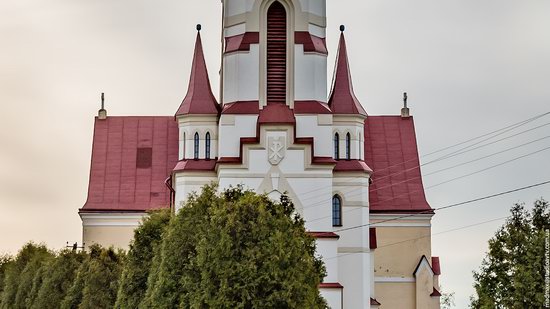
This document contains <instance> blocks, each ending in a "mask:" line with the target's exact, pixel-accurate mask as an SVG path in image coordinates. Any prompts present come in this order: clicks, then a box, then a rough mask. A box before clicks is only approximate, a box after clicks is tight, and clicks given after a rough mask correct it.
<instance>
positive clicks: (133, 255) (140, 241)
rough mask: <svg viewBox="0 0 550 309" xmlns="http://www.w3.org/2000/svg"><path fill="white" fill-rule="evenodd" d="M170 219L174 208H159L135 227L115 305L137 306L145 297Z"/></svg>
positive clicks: (119, 306)
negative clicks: (152, 267) (154, 260)
mask: <svg viewBox="0 0 550 309" xmlns="http://www.w3.org/2000/svg"><path fill="white" fill-rule="evenodd" d="M169 222H170V210H168V209H164V210H159V211H155V212H152V213H151V214H150V215H149V216H147V217H145V219H144V220H143V222H142V224H141V225H140V226H139V227H138V228H137V229H136V230H135V231H134V240H133V241H132V243H131V244H130V251H129V252H128V256H127V260H126V264H125V266H124V270H123V272H122V278H121V280H120V287H119V290H118V295H117V301H116V305H115V308H137V307H138V306H139V304H140V303H141V301H142V300H143V298H144V297H145V292H146V291H147V278H148V277H149V270H150V269H151V265H152V263H153V257H154V254H155V252H156V251H157V247H158V246H159V245H160V243H161V241H162V235H163V233H164V231H165V230H166V227H167V226H168V223H169Z"/></svg>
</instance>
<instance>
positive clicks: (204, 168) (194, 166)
mask: <svg viewBox="0 0 550 309" xmlns="http://www.w3.org/2000/svg"><path fill="white" fill-rule="evenodd" d="M217 162H218V161H217V160H216V159H213V160H204V159H203V160H193V159H189V160H182V161H179V162H178V164H177V165H176V167H175V168H174V172H183V171H189V172H190V171H200V172H208V171H212V172H213V171H215V170H216V163H217Z"/></svg>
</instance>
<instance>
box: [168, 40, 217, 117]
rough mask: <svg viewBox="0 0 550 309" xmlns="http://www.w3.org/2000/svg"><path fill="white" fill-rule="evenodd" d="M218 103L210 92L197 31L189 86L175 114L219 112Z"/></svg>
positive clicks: (215, 113)
mask: <svg viewBox="0 0 550 309" xmlns="http://www.w3.org/2000/svg"><path fill="white" fill-rule="evenodd" d="M220 110H221V107H220V105H219V104H218V102H217V101H216V98H215V97H214V95H213V94H212V88H211V87H210V80H209V79H208V70H207V69H206V61H205V60H204V53H203V50H202V41H201V35H200V32H199V33H197V41H196V43H195V54H194V56H193V65H192V67H191V77H190V78H189V88H188V90H187V95H186V96H185V99H183V102H181V105H180V107H179V109H178V111H177V112H176V116H181V115H188V114H200V115H210V114H214V115H217V114H219V112H220Z"/></svg>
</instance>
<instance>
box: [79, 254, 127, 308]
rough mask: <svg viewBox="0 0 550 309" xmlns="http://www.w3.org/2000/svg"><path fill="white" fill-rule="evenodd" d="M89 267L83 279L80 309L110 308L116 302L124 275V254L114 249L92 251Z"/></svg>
mask: <svg viewBox="0 0 550 309" xmlns="http://www.w3.org/2000/svg"><path fill="white" fill-rule="evenodd" d="M91 252H92V253H91V254H90V258H89V259H88V260H87V261H86V262H87V263H88V267H87V269H86V272H85V274H84V276H82V277H83V280H82V281H83V282H82V283H83V285H82V286H83V289H82V300H81V302H80V305H79V306H78V308H79V309H87V308H110V307H113V305H114V304H115V301H116V294H117V291H118V281H119V278H120V274H121V273H122V267H123V263H124V253H122V252H115V250H114V249H113V248H108V249H105V248H101V247H99V246H97V247H95V248H92V249H91Z"/></svg>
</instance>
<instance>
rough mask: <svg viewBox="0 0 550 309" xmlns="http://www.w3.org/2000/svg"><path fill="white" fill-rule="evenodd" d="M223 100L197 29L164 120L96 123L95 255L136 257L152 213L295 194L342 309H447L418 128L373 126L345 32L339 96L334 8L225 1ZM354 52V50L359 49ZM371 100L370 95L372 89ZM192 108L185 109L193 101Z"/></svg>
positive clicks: (86, 213) (89, 207)
mask: <svg viewBox="0 0 550 309" xmlns="http://www.w3.org/2000/svg"><path fill="white" fill-rule="evenodd" d="M222 5H223V29H222V33H223V37H224V42H223V55H221V56H222V67H221V70H220V75H221V76H220V84H221V85H220V89H221V91H220V94H219V98H216V96H214V94H213V93H212V90H211V87H210V80H209V76H208V72H207V68H206V63H205V58H204V54H203V47H202V42H201V35H200V30H201V29H200V25H199V26H197V30H198V32H197V37H196V42H195V52H194V57H193V59H192V60H191V59H189V61H192V69H191V74H190V79H189V86H188V89H187V93H186V94H185V93H184V90H182V97H184V99H183V101H182V102H181V104H180V105H179V106H178V105H177V104H175V105H174V112H175V113H174V114H173V115H168V116H164V117H157V116H155V117H153V116H151V117H149V116H138V117H126V116H110V115H107V111H106V110H105V109H104V108H103V107H102V109H101V110H100V111H99V114H98V116H97V117H96V118H95V127H94V136H93V146H92V159H91V171H90V182H89V188H88V198H87V201H86V203H85V204H84V206H83V207H82V208H81V209H79V215H80V217H81V219H82V226H83V242H84V243H85V245H86V246H89V245H91V244H93V243H98V244H101V245H104V246H115V247H121V248H127V246H128V244H129V242H130V240H131V239H132V237H133V230H134V229H135V228H136V227H137V226H138V225H139V223H140V221H141V219H142V218H143V216H145V215H147V212H148V211H150V210H153V209H158V208H168V207H170V208H173V209H174V210H175V211H177V210H178V209H180V208H181V207H182V205H183V204H184V203H185V200H186V199H187V197H188V195H189V194H190V193H192V192H197V191H200V190H201V187H202V186H204V185H206V184H210V183H211V182H216V183H218V184H219V187H220V188H222V189H223V188H227V187H229V186H235V185H238V184H242V185H243V186H244V187H245V188H250V189H253V190H255V191H256V192H259V193H266V194H268V195H269V196H270V197H272V198H273V199H278V198H279V197H280V195H281V194H282V193H283V192H287V194H288V195H289V196H290V198H291V199H292V201H293V202H294V204H295V205H296V210H297V212H299V213H300V214H301V215H302V217H303V218H304V219H305V221H306V228H307V230H308V231H309V233H310V235H312V236H313V237H315V238H316V241H317V251H318V254H319V255H320V256H321V257H322V258H323V260H324V263H325V265H326V269H327V275H326V277H325V278H324V281H323V283H322V284H321V285H320V286H319V290H320V292H321V294H322V296H323V297H324V298H325V299H326V300H327V302H328V304H329V306H330V307H331V308H333V309H340V308H346V309H364V308H388V309H403V308H418V309H432V308H439V307H440V305H439V303H440V301H439V298H440V296H441V295H440V293H439V275H440V273H441V271H440V262H439V258H438V257H433V256H432V254H431V237H430V233H431V219H432V217H433V215H434V211H433V210H432V208H431V207H430V205H429V204H428V202H427V201H426V197H425V194H424V188H423V184H422V176H421V171H420V162H419V155H418V150H417V143H416V135H415V128H414V122H413V117H412V116H410V113H409V109H408V108H407V106H406V99H405V107H404V108H403V109H402V110H401V113H397V114H396V115H392V116H376V115H371V114H369V113H368V105H362V104H361V103H360V100H359V99H358V98H357V97H356V95H355V93H354V90H353V85H352V78H351V76H352V75H351V69H352V68H353V66H352V64H353V59H348V53H347V44H346V38H345V35H344V32H345V28H344V27H343V26H341V27H340V30H341V34H340V40H339V44H338V49H337V52H338V54H337V60H336V67H335V70H334V76H333V77H331V78H332V87H330V89H329V88H328V87H327V84H328V82H327V81H328V78H329V77H328V76H327V56H328V48H327V44H326V40H325V38H326V36H325V34H326V18H327V17H326V0H222ZM350 47H352V44H350ZM361 86H363V87H368V85H361ZM184 95H185V96H184Z"/></svg>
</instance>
